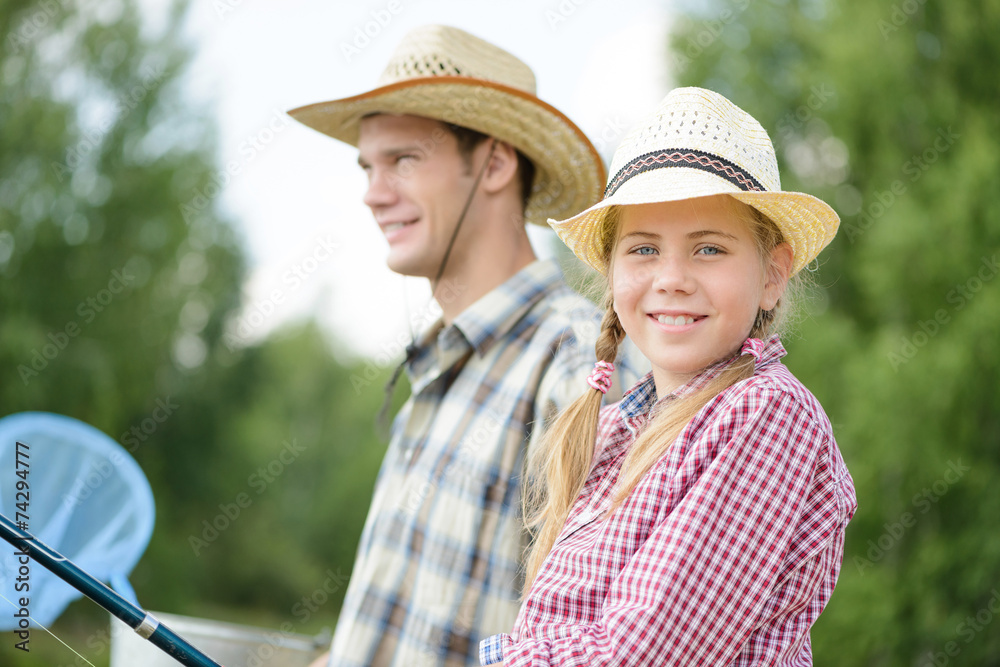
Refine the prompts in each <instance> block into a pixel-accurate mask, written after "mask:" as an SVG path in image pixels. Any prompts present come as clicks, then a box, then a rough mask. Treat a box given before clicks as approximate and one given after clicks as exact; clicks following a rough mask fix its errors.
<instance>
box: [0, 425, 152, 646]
mask: <svg viewBox="0 0 1000 667" xmlns="http://www.w3.org/2000/svg"><path fill="white" fill-rule="evenodd" d="M17 442H21V443H23V444H24V446H22V447H18V446H17V445H16V443H17ZM18 452H20V456H19V455H18ZM26 455H27V456H26ZM19 462H20V464H19ZM26 463H27V467H25V464H26ZM19 470H20V471H23V470H27V471H28V473H27V475H23V474H22V475H21V476H18V475H17V472H18V471H19ZM19 481H25V482H27V489H25V488H24V487H25V484H21V485H20V486H21V489H20V490H19V489H18V482H19ZM25 491H27V495H26V494H25ZM19 493H20V494H21V495H18V494H19ZM25 509H26V510H27V511H23V510H25ZM19 512H20V515H19V514H18V513H19ZM0 513H2V514H3V515H4V516H5V517H7V518H8V519H10V520H11V521H14V522H15V523H16V522H17V521H18V520H19V519H21V520H24V517H27V519H26V524H27V528H26V530H27V531H28V532H29V533H31V534H33V535H34V536H35V537H36V538H38V540H40V541H41V542H44V543H45V544H47V545H48V546H49V547H51V548H52V549H54V550H55V551H57V552H59V553H60V554H62V555H63V556H65V557H66V558H68V559H69V560H71V561H73V562H74V563H75V564H76V565H77V566H79V567H80V568H81V569H83V570H84V571H86V572H87V573H88V574H90V575H91V576H93V577H95V578H97V579H99V580H101V581H104V582H106V583H109V584H110V585H111V587H112V588H113V589H115V590H116V591H117V592H118V593H119V594H121V595H122V596H123V597H125V598H127V599H129V600H130V601H132V602H133V603H135V602H136V600H135V593H134V592H133V591H132V588H131V586H130V585H129V582H128V579H127V577H128V575H129V573H130V572H131V571H132V568H134V567H135V564H136V563H137V562H138V561H139V558H140V557H141V556H142V553H143V552H144V551H145V549H146V545H147V544H148V543H149V538H150V536H151V535H152V532H153V520H154V516H155V508H154V505H153V493H152V491H151V490H150V488H149V483H148V482H147V481H146V476H145V475H144V474H143V472H142V469H141V468H139V466H138V464H137V463H136V462H135V460H134V459H133V458H132V457H131V456H130V455H129V454H128V452H126V451H125V449H124V448H122V447H121V446H120V445H119V444H118V443H117V442H115V441H114V440H113V439H111V438H110V437H108V436H107V435H105V434H104V433H102V432H101V431H99V430H97V429H95V428H93V427H92V426H89V425H87V424H84V423H83V422H81V421H78V420H76V419H71V418H69V417H65V416H62V415H55V414H50V413H44V412H22V413H18V414H14V415H9V416H7V417H4V418H3V419H0ZM22 560H23V557H22V556H21V554H20V553H19V552H18V550H17V549H16V548H15V547H13V546H11V545H10V544H9V543H7V542H5V541H2V540H0V594H2V595H3V599H0V631H7V630H13V629H16V628H17V627H18V619H17V618H16V617H15V616H14V613H16V612H17V611H18V610H19V608H20V607H21V605H20V600H21V598H25V597H26V598H28V600H29V604H28V605H27V608H28V610H29V611H30V615H31V618H32V621H33V622H32V623H31V625H33V626H37V625H42V626H46V627H47V626H48V625H49V624H50V623H52V622H53V621H55V619H56V618H58V617H59V615H60V614H61V613H62V612H63V610H64V609H65V608H66V606H67V605H68V604H69V603H70V602H72V601H73V600H75V599H77V598H79V597H80V596H81V595H82V594H81V593H80V592H79V591H77V590H76V589H75V588H73V587H72V586H70V585H69V584H67V583H65V582H63V581H62V580H61V579H59V578H58V577H57V576H56V575H55V574H52V573H51V572H49V571H48V570H46V569H45V568H44V567H42V566H41V565H39V564H38V563H36V562H35V561H33V560H31V561H30V562H29V564H28V566H29V568H30V572H29V574H28V575H27V577H25V576H24V571H23V570H22V569H21V568H22V566H23V563H22V562H21V561H22ZM19 579H20V581H19ZM25 584H27V587H28V588H27V589H25Z"/></svg>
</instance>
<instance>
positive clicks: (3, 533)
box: [0, 514, 222, 667]
mask: <svg viewBox="0 0 1000 667" xmlns="http://www.w3.org/2000/svg"><path fill="white" fill-rule="evenodd" d="M0 537H2V538H3V539H5V540H7V541H8V542H10V543H11V544H12V545H14V546H15V547H17V548H18V549H19V550H20V553H24V554H28V555H29V556H31V558H33V559H34V560H35V561H36V562H37V563H39V564H41V565H42V566H43V567H45V569H47V570H49V571H50V572H52V573H53V574H54V575H56V576H57V577H59V578H60V579H62V580H63V581H65V582H66V583H67V584H69V585H70V586H72V587H73V588H75V589H77V590H78V591H80V592H81V593H83V594H84V595H86V596H87V597H88V598H90V599H91V600H93V601H94V602H96V603H97V604H99V605H100V606H101V607H103V608H104V609H106V610H107V611H109V612H110V613H111V614H112V615H113V616H116V617H117V618H119V619H121V620H122V621H124V622H125V623H126V624H127V625H128V626H129V627H130V628H132V629H133V630H135V632H136V634H137V635H139V636H140V637H142V638H143V639H145V640H146V641H148V642H149V643H150V644H153V645H154V646H156V647H157V648H159V649H161V650H162V651H164V652H165V653H167V654H168V655H169V656H171V657H172V658H173V659H174V660H176V661H177V662H179V663H181V664H182V665H185V667H222V665H220V664H219V663H217V662H215V661H214V660H212V659H211V658H209V657H208V656H207V655H205V654H204V653H202V652H201V651H199V650H198V649H196V648H195V647H194V646H192V645H191V644H190V643H188V642H187V640H185V639H184V638H183V637H181V636H180V635H178V634H177V633H175V632H174V631H173V630H171V629H170V628H168V627H167V626H165V625H163V624H162V623H160V622H159V621H158V620H156V618H155V617H154V616H153V615H152V614H150V613H149V612H147V611H145V610H143V609H141V608H139V607H138V606H136V605H134V604H132V603H131V602H129V601H128V600H126V599H125V598H123V597H122V596H120V595H118V593H115V592H114V591H113V590H111V589H110V588H108V587H107V586H105V585H104V584H103V583H101V582H100V581H98V580H97V579H95V578H94V577H92V576H90V575H89V574H87V573H86V572H84V571H83V570H81V569H80V568H79V567H77V566H76V565H75V564H74V563H73V562H72V561H70V560H69V559H68V558H66V557H65V556H62V555H60V554H59V553H57V552H55V551H54V550H52V549H51V548H50V547H48V546H46V545H45V544H44V543H43V542H39V541H38V539H37V538H36V537H35V536H34V535H32V534H31V533H28V532H26V531H24V530H21V529H20V528H18V527H17V525H15V524H14V522H13V521H11V520H10V519H8V518H7V517H6V516H4V515H3V514H0Z"/></svg>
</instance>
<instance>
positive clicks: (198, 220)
mask: <svg viewBox="0 0 1000 667" xmlns="http://www.w3.org/2000/svg"><path fill="white" fill-rule="evenodd" d="M183 12H184V5H183V3H177V4H175V5H174V6H173V8H172V10H171V11H170V12H169V14H168V18H167V21H166V23H165V24H164V25H163V27H162V28H161V29H160V31H159V32H158V33H156V34H151V32H150V26H148V25H144V24H143V21H142V19H141V16H140V13H139V10H138V8H137V5H136V3H134V2H128V1H125V2H121V3H116V4H113V3H99V4H91V5H88V6H87V7H85V8H76V7H75V5H72V4H66V3H56V2H45V1H43V2H26V1H20V2H13V1H6V2H0V19H2V21H0V24H2V25H3V26H4V28H5V34H4V40H3V44H2V46H0V53H2V61H0V80H2V86H0V109H2V110H3V111H2V112H0V276H2V280H0V372H2V374H3V379H2V380H0V415H6V414H10V413H14V412H19V411H23V410H46V411H52V412H57V413H62V414H67V415H70V416H72V417H76V418H78V419H81V420H83V421H85V422H88V423H90V424H93V425H94V426H96V427H98V428H100V429H101V430H103V431H105V432H106V433H109V434H111V435H112V437H114V438H115V439H116V440H119V441H120V442H121V444H122V445H123V446H125V447H126V448H127V449H129V450H130V451H131V452H132V453H133V455H134V456H135V458H136V459H137V460H138V462H139V464H140V465H141V466H142V468H143V470H144V471H145V473H146V475H147V477H148V479H149V481H150V484H151V485H152V487H153V491H154V497H155V499H156V503H157V523H156V529H155V532H154V536H153V539H152V541H151V543H150V546H149V548H148V549H147V552H146V555H145V556H144V558H143V560H142V561H141V562H140V564H139V566H138V567H137V568H136V570H135V572H134V573H133V575H132V581H133V584H134V585H135V587H136V590H137V592H138V594H139V598H140V601H141V602H142V603H143V605H144V606H145V607H147V608H150V609H157V610H163V611H169V612H174V613H182V614H192V615H198V616H204V617H208V618H213V619H218V620H229V621H236V622H254V623H259V624H261V625H265V626H267V627H272V628H273V627H278V626H280V625H281V624H283V623H291V626H292V629H293V630H294V631H296V632H307V633H312V632H315V631H316V630H318V629H319V628H320V627H322V626H324V625H332V623H333V620H334V619H335V617H336V613H337V609H338V608H339V604H340V601H341V599H342V597H343V593H344V585H345V584H346V579H347V577H348V576H349V574H350V568H351V565H352V563H353V556H354V551H355V548H356V544H357V540H358V536H359V535H360V532H361V527H362V524H363V521H364V518H365V514H366V512H367V508H368V503H369V500H370V494H371V488H372V485H373V483H374V477H375V475H376V473H377V469H378V465H379V462H380V461H381V457H382V454H383V452H384V444H383V443H380V442H379V441H378V439H377V438H376V437H375V434H374V429H373V428H372V424H373V418H374V415H375V412H376V410H377V407H378V405H379V402H380V400H381V395H382V394H381V383H382V382H384V380H385V378H386V375H387V373H388V371H389V370H390V369H387V368H382V367H376V366H375V365H373V364H368V365H360V364H357V363H355V364H350V365H344V364H342V363H340V362H338V361H337V357H336V355H334V354H333V353H332V351H331V342H330V341H329V340H328V339H327V337H326V336H325V335H323V334H322V333H321V332H320V331H319V330H318V329H317V328H316V327H315V326H314V325H311V324H308V323H305V324H302V325H299V326H296V327H292V328H289V329H286V330H284V331H282V332H280V333H279V334H277V335H275V336H274V337H272V338H270V339H268V340H266V341H264V342H262V343H259V344H256V345H251V346H249V347H239V346H234V345H233V339H232V338H231V337H229V336H227V335H225V332H226V331H227V328H226V327H227V322H228V321H230V320H231V319H232V318H233V316H234V314H235V309H236V308H237V307H238V305H239V298H240V289H241V282H242V278H243V262H244V260H243V256H242V250H241V249H240V248H239V246H238V244H237V242H236V240H235V235H234V233H233V231H232V228H231V226H230V224H229V222H228V221H225V220H222V219H220V218H219V216H218V215H217V214H216V213H215V211H214V208H213V205H212V201H211V196H210V195H211V193H212V192H214V191H216V190H217V189H218V188H217V185H218V180H219V179H218V177H217V174H218V173H219V167H218V166H217V165H216V156H215V150H214V133H215V128H214V127H213V125H212V124H211V123H210V122H208V120H207V116H206V115H205V113H204V112H197V111H195V112H192V110H191V105H190V102H189V101H188V100H186V99H185V98H184V96H183V91H182V89H181V88H180V86H179V81H180V78H179V77H180V74H181V73H182V72H183V69H184V67H185V66H186V64H187V62H188V60H189V53H188V52H187V51H186V50H185V48H184V47H183V46H182V41H181V39H180V37H179V32H180V25H181V23H182V19H183ZM398 393H400V394H402V393H403V392H398ZM158 405H159V406H163V405H167V406H169V407H168V409H167V418H166V419H165V420H161V421H159V422H155V424H154V420H151V419H150V416H151V415H152V414H154V410H155V408H157V406H158ZM157 414H160V415H162V414H164V413H163V412H162V411H161V412H160V413H157ZM39 465H42V463H39ZM0 474H3V473H2V471H0ZM3 483H5V479H0V484H3ZM237 513H238V514H237ZM220 516H221V518H220ZM206 526H208V527H209V530H206ZM5 604H6V603H5ZM107 622H108V619H107V615H106V614H105V613H104V612H103V611H102V610H100V609H99V608H98V607H97V606H96V605H95V604H93V603H91V602H90V601H88V600H81V601H79V602H76V603H74V604H73V605H71V606H70V608H69V610H68V611H67V613H65V614H64V615H63V616H62V617H61V618H60V619H59V621H58V622H57V623H56V624H55V627H54V628H53V632H54V634H55V635H57V636H58V637H59V638H60V639H62V640H63V641H65V642H66V643H67V644H68V645H70V646H72V647H73V649H74V650H76V651H79V652H80V653H81V655H82V656H83V658H86V660H88V661H90V662H91V663H93V664H95V665H106V664H108V659H109V649H110V641H109V635H108V626H107ZM32 649H33V650H32V652H31V653H30V654H24V653H23V652H21V651H16V650H15V649H14V648H13V641H7V640H6V639H5V640H4V641H3V642H2V643H0V664H4V665H7V664H14V665H24V666H25V667H32V666H35V665H39V666H41V665H44V666H45V667H51V666H52V665H57V664H67V665H68V664H79V665H83V664H86V663H84V662H83V659H82V658H77V657H75V656H74V655H73V654H72V653H71V652H70V649H68V648H66V647H64V646H62V645H61V644H59V643H58V642H56V641H55V640H54V639H51V638H49V637H48V636H46V635H45V634H44V633H43V632H41V631H36V632H35V633H34V634H33V643H32Z"/></svg>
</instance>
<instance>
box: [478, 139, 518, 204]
mask: <svg viewBox="0 0 1000 667" xmlns="http://www.w3.org/2000/svg"><path fill="white" fill-rule="evenodd" d="M490 142H492V143H493V144H494V146H493V155H492V156H491V157H490V163H489V165H488V166H487V167H486V173H484V174H483V182H482V187H483V189H484V190H485V191H486V192H488V193H490V194H496V193H497V192H500V191H501V190H503V189H504V188H506V187H507V186H508V185H510V184H511V183H513V182H514V180H515V177H516V175H517V150H516V149H515V148H514V147H513V146H512V145H510V144H508V143H507V142H506V141H499V140H497V139H491V140H490V141H484V142H483V143H482V144H481V145H480V146H479V149H480V150H482V153H483V156H482V157H481V158H480V160H485V159H486V156H487V155H489V154H490ZM477 152H478V151H477ZM480 164H482V163H481V162H480Z"/></svg>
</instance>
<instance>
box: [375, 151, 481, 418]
mask: <svg viewBox="0 0 1000 667" xmlns="http://www.w3.org/2000/svg"><path fill="white" fill-rule="evenodd" d="M496 147H497V140H496V139H492V138H491V139H490V152H489V153H488V154H487V155H486V160H485V161H484V162H483V166H482V167H480V168H479V173H478V174H476V180H475V182H473V184H472V189H471V190H470V191H469V196H468V197H467V198H466V199H465V206H463V207H462V213H461V214H460V215H459V216H458V222H456V223H455V229H454V230H453V231H452V232H451V238H450V239H449V240H448V247H447V248H445V251H444V256H443V257H442V258H441V265H440V266H439V267H438V271H437V275H436V276H434V279H433V280H432V281H431V298H433V297H434V293H435V292H437V288H438V285H440V284H441V276H443V275H444V270H445V267H446V266H447V265H448V258H449V257H451V249H452V248H453V247H454V246H455V239H457V238H458V232H459V230H460V229H461V228H462V223H463V222H464V221H465V216H466V214H467V213H468V212H469V207H471V206H472V200H473V199H474V198H475V196H476V191H477V190H478V189H479V184H480V183H481V182H482V180H483V176H484V175H485V174H486V168H487V167H489V166H490V160H492V159H493V151H494V150H496ZM407 322H408V323H409V319H407ZM410 326H411V327H412V324H410ZM415 338H416V336H414V334H413V329H412V328H411V329H410V342H409V343H407V345H406V357H404V358H403V361H401V362H400V364H399V365H398V366H396V370H394V371H393V372H392V377H390V378H389V381H388V382H387V383H386V385H385V398H384V399H383V400H382V407H381V408H379V411H378V416H377V417H376V418H375V426H376V428H377V430H378V433H379V434H380V435H381V436H383V437H386V436H388V434H389V423H388V416H389V406H390V404H391V403H392V394H393V392H394V391H395V389H396V383H397V382H398V381H399V376H400V375H401V374H402V373H403V369H404V368H406V364H408V363H410V361H412V359H413V357H414V356H416V354H417V346H416V344H415Z"/></svg>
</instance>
